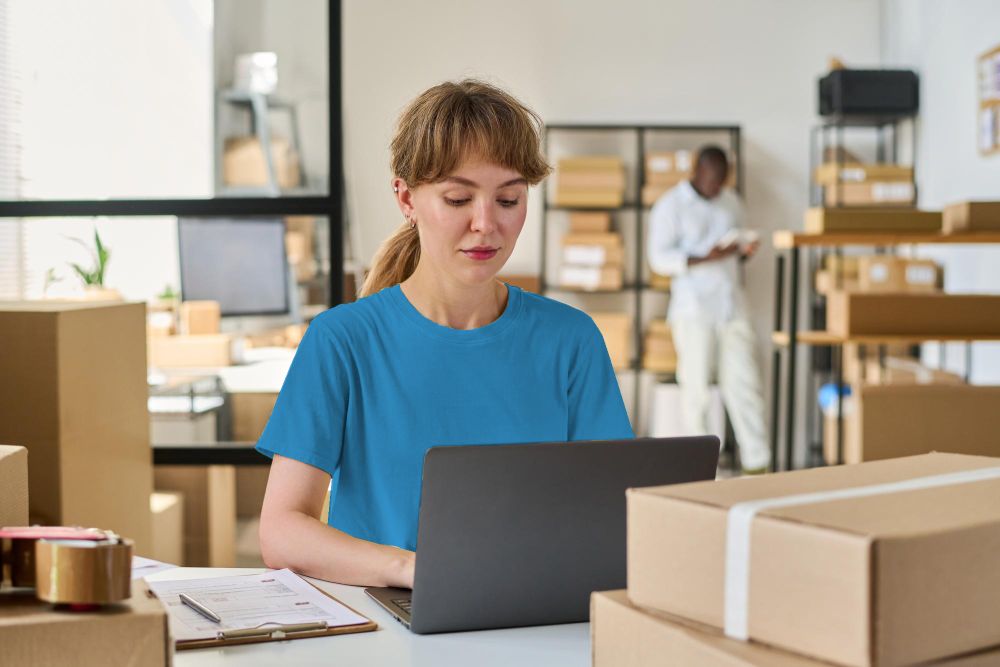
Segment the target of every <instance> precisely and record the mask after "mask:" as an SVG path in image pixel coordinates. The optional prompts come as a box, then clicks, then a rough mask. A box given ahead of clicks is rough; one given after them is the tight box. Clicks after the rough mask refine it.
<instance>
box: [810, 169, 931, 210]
mask: <svg viewBox="0 0 1000 667" xmlns="http://www.w3.org/2000/svg"><path fill="white" fill-rule="evenodd" d="M813 178H814V180H815V182H816V183H817V184H818V185H821V186H823V201H824V203H825V204H826V206H830V207H837V206H859V207H883V206H885V207H912V206H914V205H916V188H915V187H914V184H913V168H912V167H903V166H900V165H895V164H883V163H877V164H863V163H861V162H849V163H842V164H837V163H835V162H825V163H823V164H821V165H820V166H818V167H817V168H816V171H815V173H814V174H813Z"/></svg>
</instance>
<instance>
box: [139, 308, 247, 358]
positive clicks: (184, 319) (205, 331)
mask: <svg viewBox="0 0 1000 667" xmlns="http://www.w3.org/2000/svg"><path fill="white" fill-rule="evenodd" d="M220 322H221V309H220V307H219V302H218V301H184V302H183V303H181V304H180V307H179V309H178V326H177V329H178V333H177V334H176V335H163V334H162V332H160V333H158V334H157V335H150V336H149V338H148V340H147V345H148V353H149V365H150V366H151V367H153V368H204V367H213V366H229V365H232V363H233V361H234V360H235V359H236V358H237V357H238V356H239V349H240V343H239V341H238V340H237V339H236V338H235V337H234V336H233V335H232V334H224V333H220V332H219V326H220Z"/></svg>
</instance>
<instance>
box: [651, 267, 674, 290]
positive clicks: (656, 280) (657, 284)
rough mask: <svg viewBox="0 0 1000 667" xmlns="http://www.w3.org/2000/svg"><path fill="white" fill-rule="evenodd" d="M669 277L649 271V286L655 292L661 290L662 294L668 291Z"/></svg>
mask: <svg viewBox="0 0 1000 667" xmlns="http://www.w3.org/2000/svg"><path fill="white" fill-rule="evenodd" d="M670 280H671V278H670V276H665V275H663V274H661V273H657V272H656V271H653V270H652V269H650V271H649V286H650V287H651V288H653V289H655V290H662V291H664V292H669V291H670Z"/></svg>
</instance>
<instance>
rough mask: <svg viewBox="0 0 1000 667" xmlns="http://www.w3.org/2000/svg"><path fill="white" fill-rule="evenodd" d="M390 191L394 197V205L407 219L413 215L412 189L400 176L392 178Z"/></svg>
mask: <svg viewBox="0 0 1000 667" xmlns="http://www.w3.org/2000/svg"><path fill="white" fill-rule="evenodd" d="M392 192H393V195H395V197H396V205H397V206H399V211H400V213H402V214H403V217H404V218H406V219H407V220H410V219H411V218H412V217H413V190H411V189H410V186H408V185H407V184H406V181H404V180H403V179H401V178H398V177H397V178H394V179H392Z"/></svg>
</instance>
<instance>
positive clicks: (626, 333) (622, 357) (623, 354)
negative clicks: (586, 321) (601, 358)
mask: <svg viewBox="0 0 1000 667" xmlns="http://www.w3.org/2000/svg"><path fill="white" fill-rule="evenodd" d="M590 317H591V318H592V319H593V320H594V324H596V325H597V328H598V329H600V330H601V335H602V336H604V344H605V345H607V347H608V355H609V356H610V357H611V365H612V366H614V367H615V370H623V369H626V368H628V366H629V362H630V360H631V355H630V350H631V345H629V338H630V334H631V331H632V317H631V316H630V315H628V314H626V313H591V314H590Z"/></svg>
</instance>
